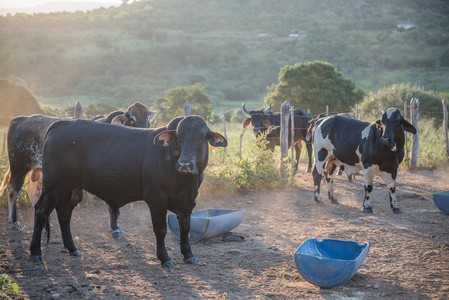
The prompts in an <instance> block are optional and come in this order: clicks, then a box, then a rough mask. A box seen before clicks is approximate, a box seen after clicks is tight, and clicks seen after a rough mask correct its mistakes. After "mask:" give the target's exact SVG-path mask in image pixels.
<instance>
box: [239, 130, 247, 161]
mask: <svg viewBox="0 0 449 300" xmlns="http://www.w3.org/2000/svg"><path fill="white" fill-rule="evenodd" d="M246 128H248V127H245V128H243V131H242V133H241V134H240V151H239V153H240V156H242V146H243V135H244V134H245V131H246Z"/></svg>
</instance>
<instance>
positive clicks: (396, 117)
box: [376, 108, 416, 151]
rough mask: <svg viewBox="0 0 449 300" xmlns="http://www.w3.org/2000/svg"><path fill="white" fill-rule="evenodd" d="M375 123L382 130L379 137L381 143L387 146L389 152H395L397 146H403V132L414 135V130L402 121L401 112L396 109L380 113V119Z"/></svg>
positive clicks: (405, 121) (404, 120) (406, 122)
mask: <svg viewBox="0 0 449 300" xmlns="http://www.w3.org/2000/svg"><path fill="white" fill-rule="evenodd" d="M376 123H377V124H378V125H380V126H381V127H382V130H383V134H382V137H381V140H382V143H383V144H384V145H386V146H388V147H389V148H390V150H391V151H396V150H397V146H398V145H399V146H401V147H402V146H403V144H404V130H406V131H408V132H411V133H413V134H416V128H415V127H414V126H413V125H412V124H410V123H409V122H408V121H407V120H406V119H404V117H403V116H402V115H401V112H400V111H399V110H398V109H396V108H389V109H387V110H385V111H384V112H383V113H382V117H381V118H380V119H379V120H377V122H376Z"/></svg>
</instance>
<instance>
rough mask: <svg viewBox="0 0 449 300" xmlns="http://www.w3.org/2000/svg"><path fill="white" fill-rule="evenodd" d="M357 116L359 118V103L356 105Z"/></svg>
mask: <svg viewBox="0 0 449 300" xmlns="http://www.w3.org/2000/svg"><path fill="white" fill-rule="evenodd" d="M355 118H356V119H357V120H359V105H358V104H356V105H355Z"/></svg>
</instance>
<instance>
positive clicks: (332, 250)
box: [294, 238, 369, 288]
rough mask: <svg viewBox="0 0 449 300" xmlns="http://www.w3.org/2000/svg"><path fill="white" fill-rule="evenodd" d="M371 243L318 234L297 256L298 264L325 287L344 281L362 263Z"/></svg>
mask: <svg viewBox="0 0 449 300" xmlns="http://www.w3.org/2000/svg"><path fill="white" fill-rule="evenodd" d="M368 251H369V243H368V242H365V243H363V244H362V245H360V244H359V243H357V242H353V241H341V240H334V239H323V240H322V241H321V242H320V241H318V240H317V239H316V238H313V239H308V240H307V241H305V242H304V243H302V245H301V246H299V248H298V249H296V251H295V254H294V257H295V264H296V268H297V269H298V271H299V273H300V274H301V275H302V277H304V279H305V280H307V281H308V282H310V283H312V284H314V285H317V286H319V287H323V288H330V287H334V286H338V285H341V284H343V283H345V282H346V281H348V280H349V279H351V277H352V276H354V274H355V273H356V272H357V270H358V269H359V267H360V266H361V265H362V263H363V260H364V259H365V257H366V255H367V254H368Z"/></svg>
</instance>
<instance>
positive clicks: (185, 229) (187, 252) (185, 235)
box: [177, 215, 197, 264]
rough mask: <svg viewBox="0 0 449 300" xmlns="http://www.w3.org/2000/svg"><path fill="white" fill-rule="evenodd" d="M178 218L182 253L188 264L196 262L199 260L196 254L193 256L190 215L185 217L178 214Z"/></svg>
mask: <svg viewBox="0 0 449 300" xmlns="http://www.w3.org/2000/svg"><path fill="white" fill-rule="evenodd" d="M177 219H178V225H179V232H180V236H181V253H182V255H184V262H185V263H186V264H196V263H197V261H196V258H195V256H193V253H192V249H191V247H190V242H189V232H190V215H188V216H184V217H179V216H177Z"/></svg>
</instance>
